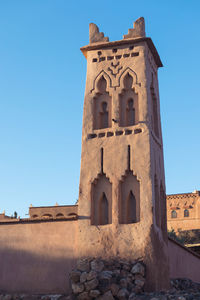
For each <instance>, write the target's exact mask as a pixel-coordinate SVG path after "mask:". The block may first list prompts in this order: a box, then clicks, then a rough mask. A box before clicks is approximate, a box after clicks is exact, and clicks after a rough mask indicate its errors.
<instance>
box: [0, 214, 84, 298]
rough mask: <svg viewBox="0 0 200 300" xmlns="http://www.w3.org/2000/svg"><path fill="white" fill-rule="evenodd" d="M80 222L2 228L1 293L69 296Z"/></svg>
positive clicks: (10, 225) (18, 223) (8, 225)
mask: <svg viewBox="0 0 200 300" xmlns="http://www.w3.org/2000/svg"><path fill="white" fill-rule="evenodd" d="M77 223H78V222H77V221H76V220H74V221H72V220H63V221H37V222H27V223H24V222H17V223H6V224H2V223H1V224H0V290H1V291H8V292H17V293H41V294H45V293H53V294H54V293H63V294H64V293H67V292H68V291H69V289H70V287H69V278H68V276H69V275H68V274H69V272H70V271H71V270H72V268H74V266H75V263H76V259H77V254H76V250H77V247H76V237H77V234H76V233H77Z"/></svg>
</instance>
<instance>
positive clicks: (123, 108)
mask: <svg viewBox="0 0 200 300" xmlns="http://www.w3.org/2000/svg"><path fill="white" fill-rule="evenodd" d="M136 83H137V75H136V73H135V72H134V71H133V70H131V69H130V68H128V69H127V70H126V72H124V74H123V76H122V77H121V82H120V87H121V93H120V94H119V126H120V127H126V126H133V125H136V124H138V122H139V99H138V88H137V84H136Z"/></svg>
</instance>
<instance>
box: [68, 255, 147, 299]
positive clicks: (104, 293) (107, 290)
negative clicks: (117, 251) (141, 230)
mask: <svg viewBox="0 0 200 300" xmlns="http://www.w3.org/2000/svg"><path fill="white" fill-rule="evenodd" d="M70 278H71V286H72V291H73V295H74V298H75V299H78V300H90V299H98V300H114V299H120V300H123V299H130V300H131V299H134V298H133V297H135V295H136V294H138V293H141V292H142V291H143V288H144V285H145V265H144V264H143V262H141V261H132V262H130V261H127V260H120V259H118V260H117V259H109V260H108V261H106V260H103V259H99V258H98V259H88V258H85V259H80V260H78V262H77V268H76V270H74V271H72V272H71V274H70Z"/></svg>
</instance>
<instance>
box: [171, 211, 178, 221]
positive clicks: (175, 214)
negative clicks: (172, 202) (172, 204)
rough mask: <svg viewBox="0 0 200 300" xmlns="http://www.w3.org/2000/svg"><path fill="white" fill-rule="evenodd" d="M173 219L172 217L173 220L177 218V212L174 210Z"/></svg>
mask: <svg viewBox="0 0 200 300" xmlns="http://www.w3.org/2000/svg"><path fill="white" fill-rule="evenodd" d="M171 217H172V219H176V218H177V212H176V211H175V210H172V212H171Z"/></svg>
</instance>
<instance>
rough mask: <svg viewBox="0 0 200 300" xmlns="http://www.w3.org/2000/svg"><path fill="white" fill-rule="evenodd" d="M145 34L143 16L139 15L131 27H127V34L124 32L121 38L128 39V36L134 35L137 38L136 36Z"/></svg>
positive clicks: (132, 36)
mask: <svg viewBox="0 0 200 300" xmlns="http://www.w3.org/2000/svg"><path fill="white" fill-rule="evenodd" d="M145 36H146V33H145V22H144V18H143V17H141V18H139V19H137V20H136V21H135V22H134V23H133V28H131V29H129V30H128V34H125V35H124V36H123V38H124V39H130V38H136V37H137V38H138V37H145Z"/></svg>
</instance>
